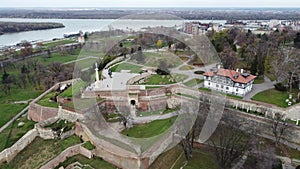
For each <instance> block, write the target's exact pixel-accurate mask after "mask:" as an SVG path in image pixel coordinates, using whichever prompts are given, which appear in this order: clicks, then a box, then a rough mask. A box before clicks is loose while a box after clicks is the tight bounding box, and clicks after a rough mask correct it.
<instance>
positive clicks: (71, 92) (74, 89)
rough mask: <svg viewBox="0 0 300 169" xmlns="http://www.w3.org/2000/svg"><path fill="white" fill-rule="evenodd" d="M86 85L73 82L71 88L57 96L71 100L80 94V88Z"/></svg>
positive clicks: (81, 82)
mask: <svg viewBox="0 0 300 169" xmlns="http://www.w3.org/2000/svg"><path fill="white" fill-rule="evenodd" d="M87 85H88V83H87V82H84V81H82V80H79V81H77V82H75V83H74V84H73V85H72V86H70V87H69V88H67V90H65V91H64V92H62V93H61V94H59V96H61V97H69V98H72V97H73V96H75V95H77V94H79V93H80V90H81V88H84V87H86V86H87Z"/></svg>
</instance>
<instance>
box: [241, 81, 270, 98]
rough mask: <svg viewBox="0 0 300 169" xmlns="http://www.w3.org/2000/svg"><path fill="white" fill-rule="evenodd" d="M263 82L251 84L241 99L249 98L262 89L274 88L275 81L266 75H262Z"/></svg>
mask: <svg viewBox="0 0 300 169" xmlns="http://www.w3.org/2000/svg"><path fill="white" fill-rule="evenodd" d="M264 80H265V82H264V83H261V84H253V87H252V90H251V92H249V93H248V94H246V95H245V96H244V98H243V100H251V98H252V97H253V96H255V95H256V94H257V93H260V92H262V91H265V90H268V89H272V88H274V84H275V83H276V82H275V81H273V82H272V81H271V80H270V79H269V78H268V77H266V76H265V77H264Z"/></svg>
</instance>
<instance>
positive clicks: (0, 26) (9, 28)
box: [0, 22, 65, 35]
mask: <svg viewBox="0 0 300 169" xmlns="http://www.w3.org/2000/svg"><path fill="white" fill-rule="evenodd" d="M64 27H65V26H64V25H63V24H62V23H55V22H0V35H3V34H5V33H16V32H24V31H33V30H45V29H55V28H64Z"/></svg>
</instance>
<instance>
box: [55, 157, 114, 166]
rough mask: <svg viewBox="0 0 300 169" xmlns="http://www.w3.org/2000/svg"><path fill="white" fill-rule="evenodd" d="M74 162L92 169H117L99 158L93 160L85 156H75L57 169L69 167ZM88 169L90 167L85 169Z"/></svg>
mask: <svg viewBox="0 0 300 169" xmlns="http://www.w3.org/2000/svg"><path fill="white" fill-rule="evenodd" d="M74 162H79V163H80V164H82V165H90V166H91V167H93V168H95V169H115V168H116V167H115V166H113V165H112V164H110V163H108V162H106V161H104V160H102V159H101V158H99V157H93V158H91V159H88V158H86V157H84V156H83V155H75V156H73V157H70V158H67V160H66V161H64V162H62V163H60V164H59V166H57V167H55V169H58V168H59V167H61V166H63V167H67V166H68V165H70V164H72V163H74ZM85 168H86V169H88V167H85Z"/></svg>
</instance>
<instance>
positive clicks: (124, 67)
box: [110, 62, 142, 73]
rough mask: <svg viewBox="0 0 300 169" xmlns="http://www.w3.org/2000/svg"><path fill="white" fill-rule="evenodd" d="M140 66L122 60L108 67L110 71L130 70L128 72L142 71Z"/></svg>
mask: <svg viewBox="0 0 300 169" xmlns="http://www.w3.org/2000/svg"><path fill="white" fill-rule="evenodd" d="M141 68H142V66H137V65H133V64H130V63H126V62H123V63H120V64H117V65H115V66H113V67H112V68H110V70H111V71H112V72H121V70H130V73H140V72H142V69H141Z"/></svg>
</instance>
